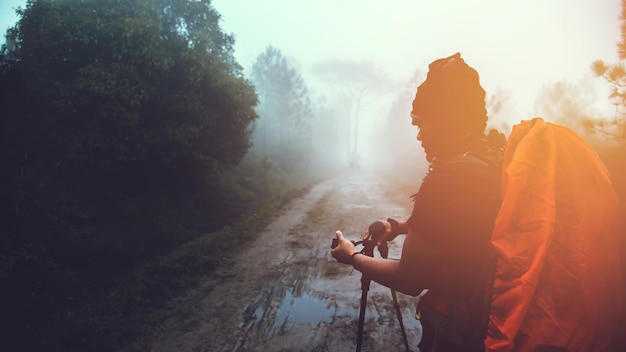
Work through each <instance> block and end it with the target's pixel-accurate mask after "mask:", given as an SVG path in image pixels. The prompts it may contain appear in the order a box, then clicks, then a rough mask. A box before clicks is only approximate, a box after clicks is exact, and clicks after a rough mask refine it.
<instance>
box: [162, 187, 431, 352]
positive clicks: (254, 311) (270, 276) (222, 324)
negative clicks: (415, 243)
mask: <svg viewBox="0 0 626 352" xmlns="http://www.w3.org/2000/svg"><path fill="white" fill-rule="evenodd" d="M411 206H412V204H411V200H410V199H409V197H408V193H407V191H406V190H403V191H401V192H399V191H397V190H390V189H388V182H385V181H382V180H380V179H377V178H375V177H373V176H365V175H345V176H341V177H339V178H335V179H332V180H330V181H326V182H324V183H321V184H319V185H317V186H315V187H314V188H312V189H311V191H310V192H309V193H308V194H306V195H305V196H303V197H301V198H299V199H296V200H295V201H293V202H292V203H291V204H290V205H289V206H288V207H287V209H285V210H284V213H283V214H282V215H280V216H279V217H278V218H277V219H276V220H275V221H274V222H273V223H272V224H271V225H270V226H269V227H268V228H267V229H265V230H264V231H261V232H259V234H258V238H257V239H256V240H255V241H253V242H252V243H249V244H246V245H245V248H242V251H241V254H240V255H239V256H238V257H237V258H235V259H233V260H232V261H231V262H229V263H227V265H226V266H225V268H224V269H223V270H221V271H220V273H219V275H217V277H216V278H214V279H211V280H207V281H205V282H203V283H201V285H200V287H199V288H197V289H195V290H193V291H192V292H189V293H187V294H186V295H184V296H183V297H180V298H178V299H176V300H175V301H174V302H172V305H171V306H172V308H171V311H170V312H169V314H168V316H169V317H168V318H167V319H166V320H164V321H162V324H161V325H160V326H157V327H155V328H154V335H153V338H152V341H151V342H150V345H151V350H152V351H154V352H162V351H167V352H173V351H180V352H185V351H189V352H191V351H194V352H195V351H219V352H224V351H233V352H235V351H354V350H355V347H356V339H357V324H358V316H359V304H360V299H361V283H360V279H361V274H360V273H359V272H358V271H356V270H355V271H352V269H351V267H349V266H347V265H342V264H338V263H337V262H336V261H335V260H334V259H333V258H332V257H331V256H330V253H329V250H330V243H331V239H332V237H333V236H334V232H335V230H337V229H340V230H342V231H343V232H344V234H345V235H346V237H348V238H353V239H360V237H361V235H362V233H363V231H364V230H365V228H366V227H367V225H368V224H369V223H371V222H372V221H374V220H377V219H384V218H386V217H396V218H399V219H404V218H406V217H407V216H408V215H409V213H410V210H411ZM402 240H403V238H398V239H396V240H395V241H394V242H392V243H391V245H390V254H389V257H390V258H399V257H400V245H401V242H402ZM398 296H399V300H400V306H401V310H402V314H403V320H404V325H405V329H406V332H407V335H408V340H409V342H410V343H411V350H412V351H418V349H417V343H418V341H419V338H420V336H421V328H420V326H419V323H418V322H417V321H416V320H415V319H414V318H413V315H414V311H415V304H416V299H415V298H413V297H410V296H405V295H403V294H398ZM365 317H366V320H365V332H364V338H363V348H362V351H404V344H403V340H402V335H401V331H400V327H399V323H398V319H397V317H396V312H395V309H394V307H393V301H392V298H391V292H390V290H389V289H388V288H385V287H383V286H381V285H379V284H377V283H375V282H372V284H371V287H370V290H369V292H368V300H367V311H366V315H365Z"/></svg>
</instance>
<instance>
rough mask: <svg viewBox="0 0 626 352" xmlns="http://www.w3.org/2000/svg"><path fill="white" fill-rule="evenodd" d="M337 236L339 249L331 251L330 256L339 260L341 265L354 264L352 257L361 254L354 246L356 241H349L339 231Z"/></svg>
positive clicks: (336, 233)
mask: <svg viewBox="0 0 626 352" xmlns="http://www.w3.org/2000/svg"><path fill="white" fill-rule="evenodd" d="M335 236H337V241H338V242H339V243H338V244H337V247H335V248H333V249H331V250H330V254H331V255H332V256H333V258H335V259H337V261H338V262H339V263H343V264H352V255H353V254H354V253H355V252H359V251H358V250H357V249H356V246H355V245H354V240H348V239H346V238H345V237H343V233H341V231H339V230H337V232H335Z"/></svg>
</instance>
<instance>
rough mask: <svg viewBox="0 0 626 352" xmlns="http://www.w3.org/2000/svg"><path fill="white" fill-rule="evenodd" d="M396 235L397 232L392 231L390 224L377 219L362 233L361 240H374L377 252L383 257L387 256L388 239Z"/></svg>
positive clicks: (390, 239)
mask: <svg viewBox="0 0 626 352" xmlns="http://www.w3.org/2000/svg"><path fill="white" fill-rule="evenodd" d="M397 236H398V234H397V233H393V231H392V227H391V224H390V223H389V222H388V221H386V220H378V221H375V222H373V223H372V224H371V225H370V226H369V227H368V228H367V230H366V231H365V233H364V234H363V240H365V241H367V240H372V241H375V242H376V246H377V247H378V252H379V253H380V256H381V257H383V258H387V256H388V255H389V247H388V246H387V242H388V241H392V240H393V239H394V238H396V237H397Z"/></svg>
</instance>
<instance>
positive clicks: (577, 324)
mask: <svg viewBox="0 0 626 352" xmlns="http://www.w3.org/2000/svg"><path fill="white" fill-rule="evenodd" d="M502 199H503V201H502V206H501V208H500V210H499V213H498V215H497V217H496V224H495V227H494V230H493V234H492V238H491V243H492V246H493V248H494V249H495V251H496V254H497V257H498V260H497V266H496V272H495V280H494V283H493V291H492V302H491V308H490V315H489V326H488V332H487V338H486V340H485V350H486V351H493V352H496V351H497V352H500V351H514V352H518V351H539V350H542V349H543V348H549V347H552V348H554V347H556V348H557V349H556V350H564V351H584V352H592V351H607V350H610V349H609V348H610V347H609V346H610V343H611V339H612V338H613V334H614V331H615V329H616V328H617V327H619V326H620V325H619V319H621V317H622V316H621V314H622V312H623V308H624V304H623V303H624V297H625V296H624V285H623V282H622V280H623V279H622V275H621V264H620V239H619V235H618V233H617V227H616V220H617V219H616V215H617V209H618V200H617V196H616V194H615V192H614V190H613V187H612V185H611V181H610V177H609V173H608V171H607V169H606V168H605V166H604V164H603V163H602V161H601V160H600V158H599V157H598V155H597V154H596V153H595V151H594V150H593V149H592V148H591V147H590V146H589V145H588V144H587V143H586V142H585V141H584V140H583V139H582V138H580V137H579V136H578V135H577V134H576V133H574V132H573V131H571V130H570V129H568V128H566V127H564V126H560V125H556V124H551V123H548V122H545V121H544V120H543V119H541V118H535V119H532V120H528V121H523V122H521V123H520V124H518V125H516V126H515V127H514V129H513V131H512V133H511V136H510V137H509V139H508V141H507V145H506V149H505V154H504V163H503V169H502ZM559 348H560V349H559ZM548 350H551V349H548Z"/></svg>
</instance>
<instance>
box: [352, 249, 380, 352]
mask: <svg viewBox="0 0 626 352" xmlns="http://www.w3.org/2000/svg"><path fill="white" fill-rule="evenodd" d="M356 244H362V245H363V249H362V250H361V253H363V254H365V255H367V256H370V257H373V256H374V247H376V242H374V241H371V240H364V241H359V242H357V243H356ZM371 282H372V280H371V279H370V278H368V277H366V276H365V274H362V275H361V308H360V311H359V328H358V330H357V336H356V352H361V345H362V344H363V328H364V325H365V308H366V307H367V291H369V289H370V283H371Z"/></svg>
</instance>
